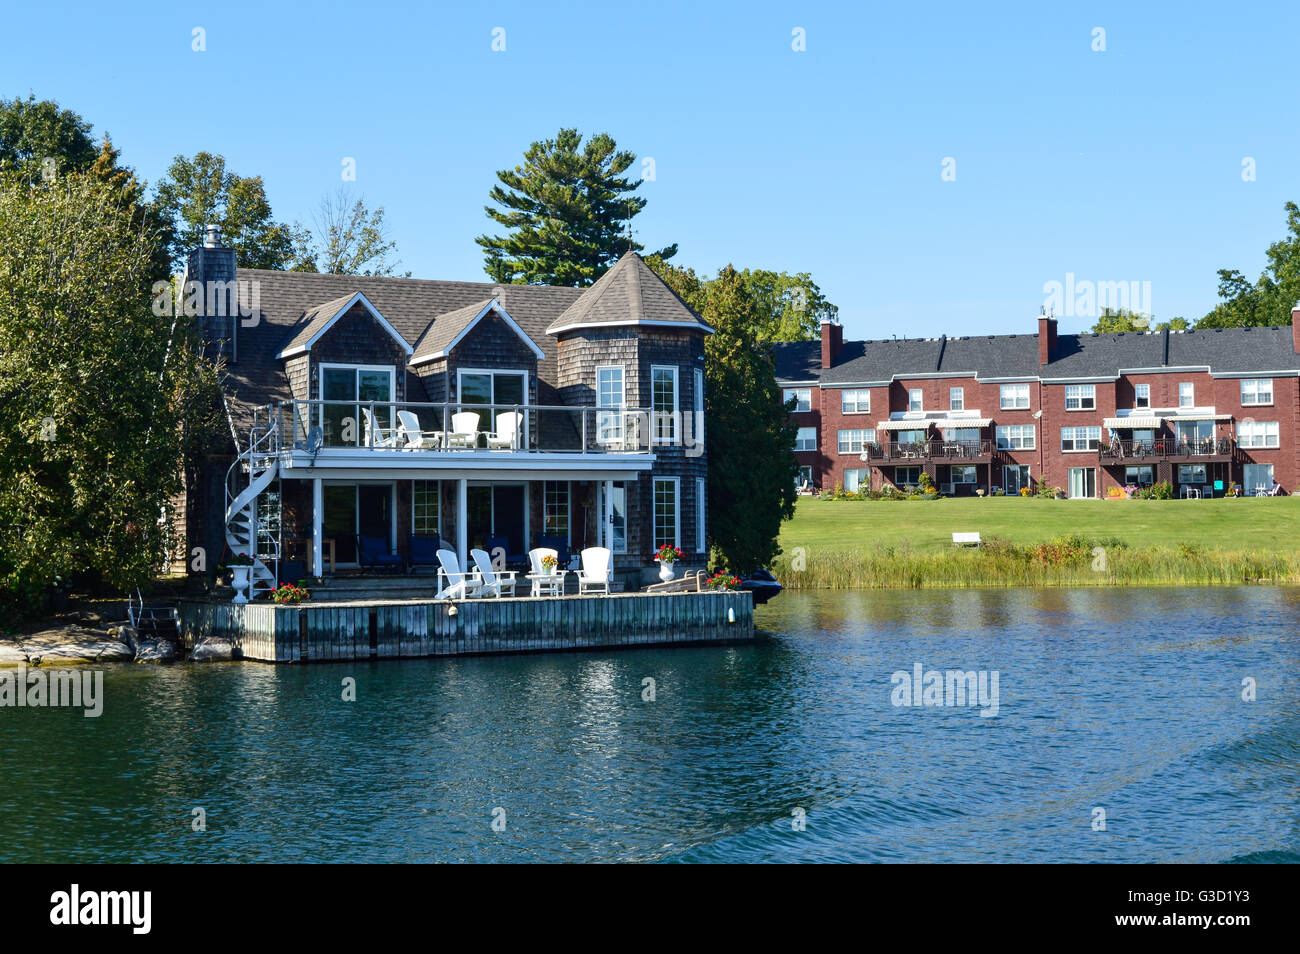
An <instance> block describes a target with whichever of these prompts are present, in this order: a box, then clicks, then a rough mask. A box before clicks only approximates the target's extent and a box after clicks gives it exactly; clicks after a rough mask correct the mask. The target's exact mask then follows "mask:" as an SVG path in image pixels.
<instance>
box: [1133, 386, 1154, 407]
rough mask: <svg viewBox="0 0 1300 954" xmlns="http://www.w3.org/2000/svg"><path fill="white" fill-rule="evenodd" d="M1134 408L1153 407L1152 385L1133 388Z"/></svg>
mask: <svg viewBox="0 0 1300 954" xmlns="http://www.w3.org/2000/svg"><path fill="white" fill-rule="evenodd" d="M1133 406H1134V407H1150V406H1151V385H1149V384H1138V385H1134V387H1133Z"/></svg>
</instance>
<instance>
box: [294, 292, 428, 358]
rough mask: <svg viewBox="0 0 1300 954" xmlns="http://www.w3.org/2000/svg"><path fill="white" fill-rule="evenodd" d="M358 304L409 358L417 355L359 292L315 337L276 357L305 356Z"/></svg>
mask: <svg viewBox="0 0 1300 954" xmlns="http://www.w3.org/2000/svg"><path fill="white" fill-rule="evenodd" d="M357 302H360V303H361V304H363V305H365V306H366V311H368V312H370V314H371V316H372V317H373V318H374V319H375V320H376V321H377V322H379V324H380V325H381V326H382V327H383V329H384V330H385V331H387V332H388V333H389V334H390V335H392V336H393V340H394V341H396V342H397V343H398V344H399V345H401V346H402V350H403V351H405V352H406V354H407V356H408V357H410V355H412V354H414V353H415V349H414V348H412V347H411V346H410V345H409V344H407V342H406V339H405V338H403V337H402V336H401V335H400V334H398V333H397V329H396V328H394V327H393V326H392V325H390V324H389V323H388V319H387V318H385V317H384V316H383V315H381V314H380V313H379V309H378V308H376V307H375V306H374V305H372V304H370V299H368V298H366V296H365V295H363V294H362V293H361V292H357V293H356V294H355V295H353V296H352V297H351V298H349V299H348V302H347V304H345V305H344V306H343V307H342V308H340V309H339V310H338V311H336V312H335V313H334V316H333V317H332V318H330V320H329V321H327V322H325V325H324V326H323V327H322V328H321V329H320V331H318V332H316V333H315V334H314V335H312V336H311V337H310V338H308V339H307V341H306V342H305V343H303V344H300V345H298V346H296V347H293V348H288V349H286V350H284V351H281V352H280V353H279V354H277V355H276V357H277V358H279V359H280V360H284V359H285V358H292V357H293V356H294V355H296V354H303V353H305V352H307V351H310V350H311V346H312V345H314V344H315V343H316V342H317V341H319V340H320V337H321V335H323V334H325V332H327V331H329V330H330V329H331V328H333V327H334V323H335V322H336V321H338V320H339V319H340V318H342V317H343V316H344V315H346V314H347V313H348V312H349V311H351V310H352V307H353V306H354V305H356V304H357Z"/></svg>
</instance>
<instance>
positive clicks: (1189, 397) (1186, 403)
mask: <svg viewBox="0 0 1300 954" xmlns="http://www.w3.org/2000/svg"><path fill="white" fill-rule="evenodd" d="M1178 406H1179V407H1196V388H1195V387H1193V386H1192V382H1191V381H1182V382H1180V383H1179V385H1178Z"/></svg>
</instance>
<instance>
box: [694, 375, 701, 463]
mask: <svg viewBox="0 0 1300 954" xmlns="http://www.w3.org/2000/svg"><path fill="white" fill-rule="evenodd" d="M694 380H695V394H694V402H693V404H694V407H695V421H694V425H693V426H694V428H695V433H694V436H695V446H696V447H703V446H704V369H703V368H696V369H695V374H694Z"/></svg>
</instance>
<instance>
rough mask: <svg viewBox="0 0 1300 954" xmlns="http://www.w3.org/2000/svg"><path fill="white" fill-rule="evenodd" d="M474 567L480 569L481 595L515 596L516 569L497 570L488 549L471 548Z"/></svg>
mask: <svg viewBox="0 0 1300 954" xmlns="http://www.w3.org/2000/svg"><path fill="white" fill-rule="evenodd" d="M469 555H470V557H471V558H472V559H473V560H474V568H475V569H476V570H478V575H479V580H480V581H481V582H480V583H479V592H478V595H479V596H514V595H515V571H514V570H497V569H495V568H494V567H493V566H492V558H491V557H490V556H488V553H487V551H486V550H470V551H469Z"/></svg>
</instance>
